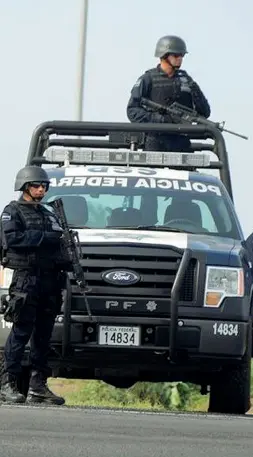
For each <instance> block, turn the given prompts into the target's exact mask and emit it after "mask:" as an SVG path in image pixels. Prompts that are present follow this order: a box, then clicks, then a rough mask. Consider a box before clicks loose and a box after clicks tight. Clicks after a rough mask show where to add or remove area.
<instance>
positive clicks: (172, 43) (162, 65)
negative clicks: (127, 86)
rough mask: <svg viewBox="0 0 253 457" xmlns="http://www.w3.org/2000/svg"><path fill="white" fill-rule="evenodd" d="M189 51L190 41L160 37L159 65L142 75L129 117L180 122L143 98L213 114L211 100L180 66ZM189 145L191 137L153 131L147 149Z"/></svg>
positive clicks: (176, 148)
mask: <svg viewBox="0 0 253 457" xmlns="http://www.w3.org/2000/svg"><path fill="white" fill-rule="evenodd" d="M186 53H187V49H186V44H185V42H184V41H183V40H182V38H180V37H177V36H172V35H168V36H164V37H162V38H160V39H159V40H158V42H157V45H156V49H155V57H158V58H159V59H160V62H159V64H158V65H157V67H155V68H152V69H150V70H147V71H146V72H145V73H144V74H143V75H142V76H140V77H139V78H138V80H137V82H136V83H135V85H134V86H133V88H132V91H131V97H130V100H129V102H128V105H127V116H128V118H129V120H130V121H131V122H155V123H156V122H158V123H177V122H178V120H176V119H172V117H171V116H170V115H169V114H161V113H159V112H154V111H151V110H148V109H147V108H145V107H143V106H142V104H141V98H142V97H143V98H147V99H149V100H152V101H154V102H156V103H160V104H162V105H165V106H168V105H171V104H172V103H173V102H177V103H180V104H182V105H185V106H186V107H188V108H191V109H195V110H196V111H197V113H198V114H199V115H200V116H204V117H205V118H208V117H209V116H210V113H211V110H210V106H209V103H208V101H207V99H206V97H205V96H204V94H203V92H202V91H201V89H200V87H199V86H198V84H197V83H196V82H195V81H194V80H193V79H192V78H191V77H190V76H189V75H188V73H187V72H186V71H185V70H181V69H180V67H181V64H182V61H183V58H184V56H185V54H186ZM189 147H190V141H189V140H188V138H186V137H184V136H179V135H174V134H173V135H172V134H164V133H153V134H150V133H149V134H148V135H147V136H146V141H145V150H151V151H155V150H160V151H161V150H163V151H171V150H173V151H178V150H179V151H180V150H186V149H188V148H189Z"/></svg>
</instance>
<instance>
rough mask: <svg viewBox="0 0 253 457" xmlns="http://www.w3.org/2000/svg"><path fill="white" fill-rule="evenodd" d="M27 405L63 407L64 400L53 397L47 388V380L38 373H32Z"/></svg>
mask: <svg viewBox="0 0 253 457" xmlns="http://www.w3.org/2000/svg"><path fill="white" fill-rule="evenodd" d="M26 401H27V403H33V404H34V403H46V404H50V405H63V404H64V403H65V400H64V398H62V397H58V396H57V395H55V394H54V393H53V392H51V390H50V389H49V388H48V386H47V378H46V377H45V376H44V375H43V374H42V373H40V372H38V371H32V374H31V379H30V384H29V389H28V394H27V399H26Z"/></svg>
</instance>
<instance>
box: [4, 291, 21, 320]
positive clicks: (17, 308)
mask: <svg viewBox="0 0 253 457" xmlns="http://www.w3.org/2000/svg"><path fill="white" fill-rule="evenodd" d="M3 297H5V298H3V299H2V298H1V302H2V306H3V307H4V308H5V309H4V320H5V321H6V322H13V323H16V322H17V321H18V319H19V315H20V312H21V310H22V308H23V306H24V304H25V301H26V297H27V294H26V293H23V292H16V293H15V292H14V293H13V295H12V296H11V297H9V296H8V295H4V296H3Z"/></svg>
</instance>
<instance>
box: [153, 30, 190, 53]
mask: <svg viewBox="0 0 253 457" xmlns="http://www.w3.org/2000/svg"><path fill="white" fill-rule="evenodd" d="M187 53H188V51H187V49H186V44H185V42H184V40H182V38H180V37H178V36H175V35H166V36H163V37H162V38H160V39H159V40H158V41H157V43H156V48H155V57H159V58H162V57H164V56H165V55H166V54H183V55H184V54H187Z"/></svg>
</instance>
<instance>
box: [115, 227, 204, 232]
mask: <svg viewBox="0 0 253 457" xmlns="http://www.w3.org/2000/svg"><path fill="white" fill-rule="evenodd" d="M107 228H109V229H110V228H113V229H119V230H154V231H156V230H159V231H164V232H179V233H195V232H191V231H190V230H184V229H180V228H176V227H170V226H169V225H131V226H130V225H129V226H123V227H121V226H117V225H115V226H112V225H110V226H109V227H107Z"/></svg>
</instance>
